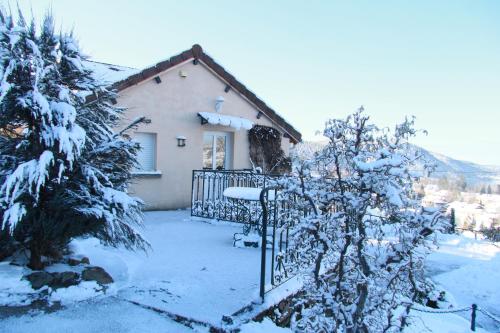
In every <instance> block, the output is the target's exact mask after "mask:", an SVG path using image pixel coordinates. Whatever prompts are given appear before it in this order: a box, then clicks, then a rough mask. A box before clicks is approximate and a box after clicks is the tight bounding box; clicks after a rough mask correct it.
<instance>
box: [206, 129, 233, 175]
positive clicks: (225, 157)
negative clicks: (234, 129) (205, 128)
mask: <svg viewBox="0 0 500 333" xmlns="http://www.w3.org/2000/svg"><path fill="white" fill-rule="evenodd" d="M231 146H232V142H231V133H227V132H205V133H204V134H203V169H211V170H225V169H230V168H231Z"/></svg>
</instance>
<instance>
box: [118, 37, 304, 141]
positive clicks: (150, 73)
mask: <svg viewBox="0 0 500 333" xmlns="http://www.w3.org/2000/svg"><path fill="white" fill-rule="evenodd" d="M191 59H193V60H200V61H202V62H203V63H204V64H205V65H206V66H208V67H209V68H210V69H211V70H213V71H214V72H215V73H216V74H217V75H218V76H220V77H221V78H222V79H223V80H225V81H226V82H227V83H228V84H229V85H230V86H231V87H233V88H234V89H236V90H237V91H238V92H239V93H240V94H241V95H243V96H244V97H245V98H246V99H248V100H249V101H250V102H251V103H253V104H254V105H255V106H256V107H257V108H258V109H259V110H260V111H262V113H264V115H265V116H267V117H268V118H269V119H271V121H273V122H275V123H277V124H278V125H279V126H280V127H282V129H283V130H284V131H285V132H286V133H287V134H288V136H289V137H290V139H291V140H292V141H294V142H295V143H297V142H300V141H302V134H301V133H300V132H299V131H297V130H296V129H295V128H294V127H293V126H292V125H290V124H289V123H288V122H286V120H285V119H283V117H281V116H280V115H279V114H278V113H277V112H276V111H274V110H273V109H272V108H270V107H269V106H268V105H267V104H266V103H265V102H264V101H262V100H261V99H260V98H259V97H257V95H255V94H254V93H253V92H252V91H250V90H249V89H248V88H247V87H246V86H245V85H244V84H242V83H241V82H240V81H238V80H237V79H236V78H235V77H234V76H233V75H231V74H230V73H229V72H228V71H226V70H225V69H224V67H222V66H221V65H219V64H218V63H217V62H215V60H214V59H212V57H210V56H209V55H207V54H206V53H205V52H203V49H202V47H201V46H200V45H198V44H195V45H193V47H192V48H190V49H189V50H186V51H184V52H182V53H180V54H178V55H176V56H173V57H171V58H170V59H167V60H164V61H161V62H159V63H157V64H156V65H153V66H151V67H148V68H145V69H143V70H142V71H140V72H139V73H136V74H133V75H130V76H129V77H127V78H125V79H123V80H121V81H118V82H115V83H113V84H112V85H111V88H112V89H116V90H117V91H121V90H124V89H126V88H129V87H131V86H133V85H136V84H138V83H140V82H142V81H144V80H148V79H151V78H152V77H154V76H156V75H158V74H159V73H161V72H163V71H166V70H168V69H170V68H172V67H174V66H177V65H179V64H181V63H183V62H185V61H188V60H191Z"/></svg>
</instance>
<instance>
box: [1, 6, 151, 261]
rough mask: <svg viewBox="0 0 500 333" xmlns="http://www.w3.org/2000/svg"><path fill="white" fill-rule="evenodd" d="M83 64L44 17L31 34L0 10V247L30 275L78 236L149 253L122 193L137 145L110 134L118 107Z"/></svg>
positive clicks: (136, 209)
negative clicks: (23, 260) (21, 260)
mask: <svg viewBox="0 0 500 333" xmlns="http://www.w3.org/2000/svg"><path fill="white" fill-rule="evenodd" d="M84 59H85V57H84V56H83V55H82V53H81V52H80V49H79V46H78V44H77V42H76V40H75V39H74V38H73V36H72V34H66V33H59V34H56V33H55V32H54V21H53V18H52V17H51V16H50V15H47V16H46V17H45V19H44V20H43V23H42V24H41V29H40V32H37V31H36V24H35V23H34V21H32V22H31V23H30V24H27V22H26V20H25V19H24V18H23V16H22V13H19V15H18V19H17V20H16V21H15V20H14V19H13V18H12V15H10V14H7V13H5V12H1V13H0V79H1V82H0V89H1V91H0V223H1V230H2V231H1V235H0V238H2V239H1V241H0V246H2V244H10V246H12V244H14V245H15V246H18V247H22V248H25V249H27V250H29V253H30V262H29V266H30V267H31V268H33V269H41V268H43V265H44V264H43V261H42V256H45V257H50V258H55V259H57V258H59V257H60V256H61V252H62V250H63V249H65V247H66V246H67V244H68V243H69V242H70V241H71V239H72V238H74V237H78V236H85V235H91V236H95V237H97V238H99V239H101V240H102V241H104V242H106V243H107V244H111V245H118V244H123V245H124V246H125V247H127V248H142V249H144V248H145V247H147V242H146V241H145V240H144V239H143V238H142V237H141V235H140V233H139V232H138V230H137V228H138V227H140V226H141V224H142V213H141V208H142V202H141V201H140V200H139V199H136V198H133V197H131V196H129V195H128V194H127V184H128V183H129V181H130V180H131V175H130V171H131V169H132V168H133V167H134V166H135V165H136V163H137V160H136V154H137V151H138V149H139V146H138V145H137V143H135V142H134V141H131V140H130V138H128V137H127V136H126V135H125V131H121V132H119V133H115V132H114V130H113V129H114V128H117V127H118V126H121V119H122V117H121V116H122V113H123V111H124V110H123V109H120V108H117V107H114V106H113V104H112V99H113V98H114V97H115V96H114V94H113V93H112V92H110V91H108V90H106V88H105V87H104V86H103V85H102V84H101V83H100V82H98V81H96V80H95V79H94V78H93V77H92V73H91V72H90V71H89V70H88V69H86V68H85V66H84V64H83V60H84ZM141 121H143V119H138V120H136V121H135V122H134V123H133V124H131V126H133V125H137V124H138V123H140V122H141ZM131 126H127V127H126V129H128V128H130V127H131ZM0 252H1V251H0Z"/></svg>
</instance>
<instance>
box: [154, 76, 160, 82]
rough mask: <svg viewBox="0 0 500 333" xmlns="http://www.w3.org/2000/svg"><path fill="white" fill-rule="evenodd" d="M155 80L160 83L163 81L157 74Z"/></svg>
mask: <svg viewBox="0 0 500 333" xmlns="http://www.w3.org/2000/svg"><path fill="white" fill-rule="evenodd" d="M155 82H156V83H158V84H160V83H161V79H160V77H159V76H155Z"/></svg>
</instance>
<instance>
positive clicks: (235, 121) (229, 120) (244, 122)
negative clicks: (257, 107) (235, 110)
mask: <svg viewBox="0 0 500 333" xmlns="http://www.w3.org/2000/svg"><path fill="white" fill-rule="evenodd" d="M198 115H199V116H200V117H202V118H203V119H205V120H206V121H207V122H208V123H209V124H211V125H222V126H231V127H233V128H235V129H237V130H239V129H241V128H244V129H246V130H249V129H251V128H252V127H253V122H252V121H250V120H248V119H245V118H242V117H236V116H229V115H225V114H220V113H214V112H198Z"/></svg>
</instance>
